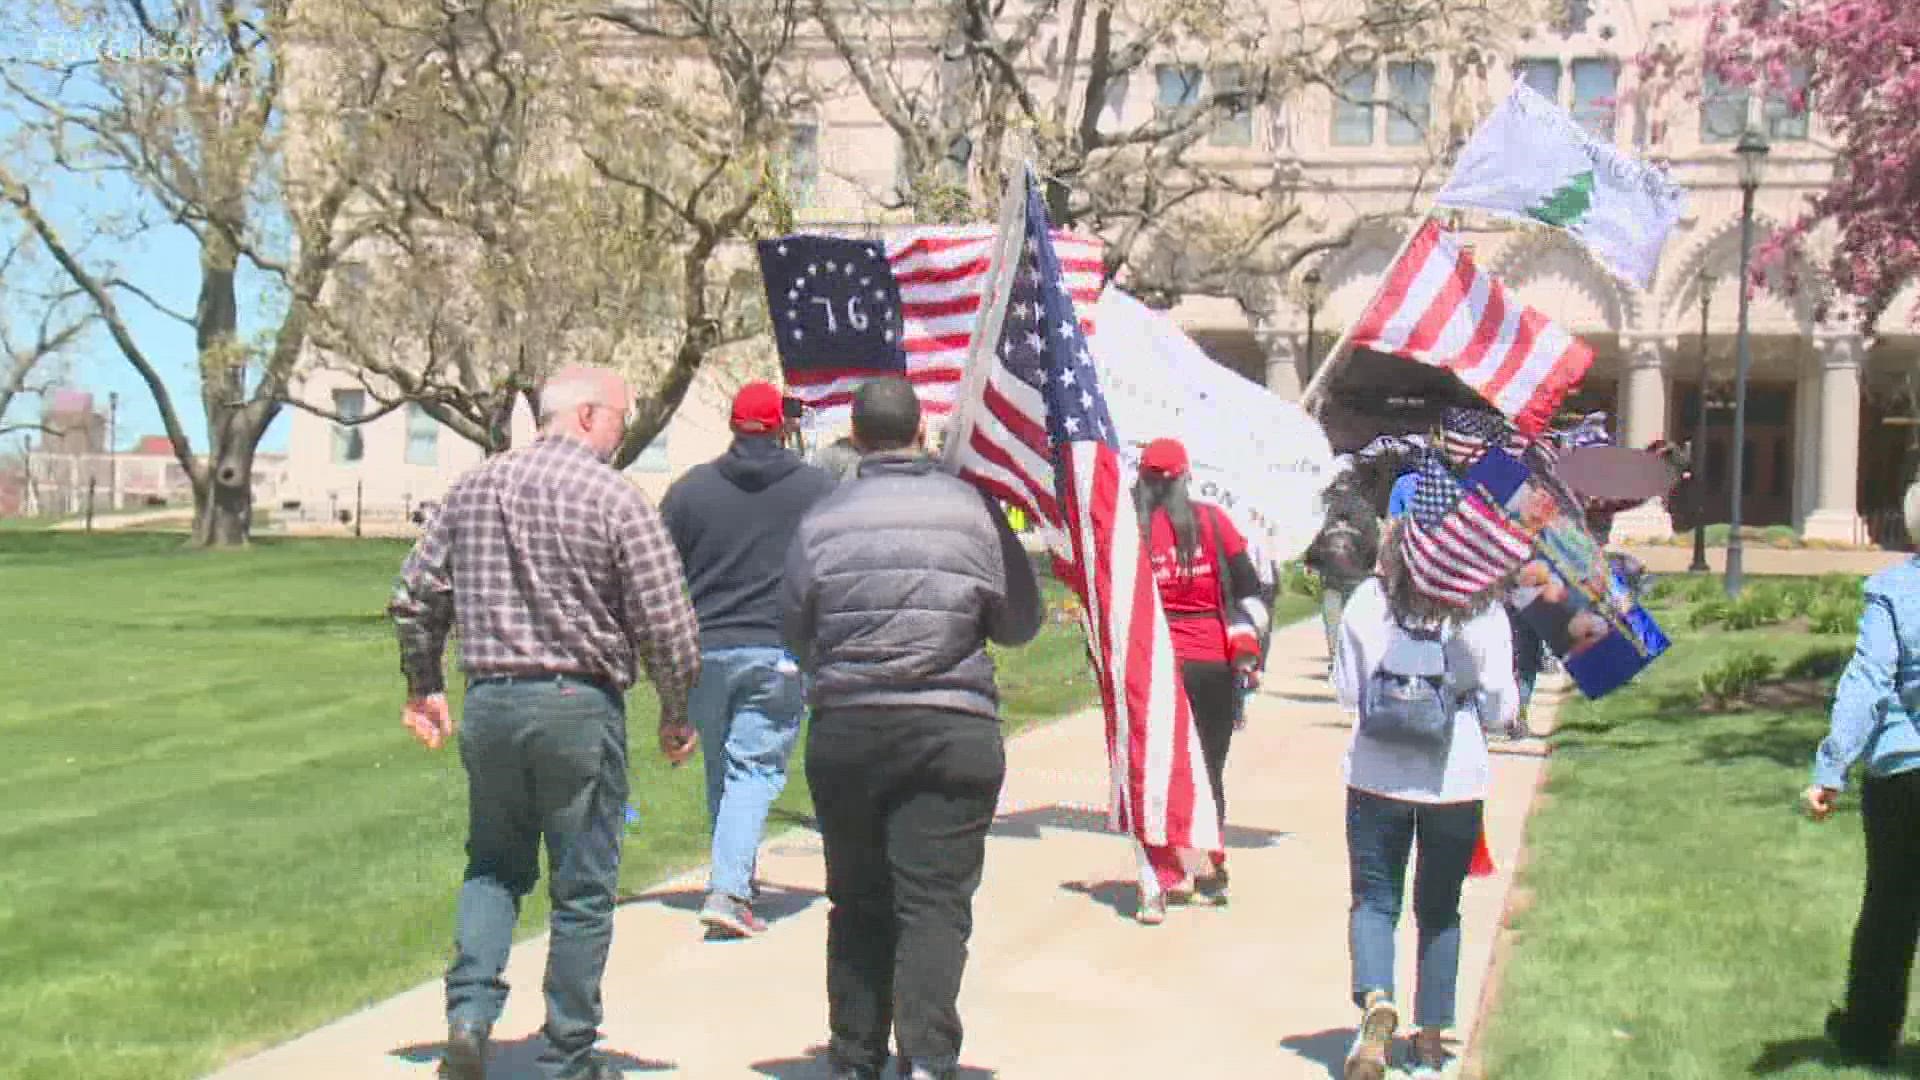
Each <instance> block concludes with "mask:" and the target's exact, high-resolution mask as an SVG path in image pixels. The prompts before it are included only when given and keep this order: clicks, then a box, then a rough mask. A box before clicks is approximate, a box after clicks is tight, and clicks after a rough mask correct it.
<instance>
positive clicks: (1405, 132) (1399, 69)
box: [1387, 60, 1433, 146]
mask: <svg viewBox="0 0 1920 1080" xmlns="http://www.w3.org/2000/svg"><path fill="white" fill-rule="evenodd" d="M1387 101H1388V104H1389V105H1390V106H1391V107H1390V108H1388V109H1387V145H1388V146H1418V145H1420V144H1421V143H1424V142H1426V141H1427V121H1428V120H1429V119H1431V118H1432V116H1433V65H1432V64H1429V63H1427V62H1426V61H1425V60H1409V61H1401V62H1396V63H1391V64H1388V65H1387Z"/></svg>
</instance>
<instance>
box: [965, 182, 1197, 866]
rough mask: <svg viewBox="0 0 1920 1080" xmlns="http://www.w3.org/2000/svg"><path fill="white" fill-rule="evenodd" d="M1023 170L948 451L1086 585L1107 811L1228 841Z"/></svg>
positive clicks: (1102, 411)
mask: <svg viewBox="0 0 1920 1080" xmlns="http://www.w3.org/2000/svg"><path fill="white" fill-rule="evenodd" d="M1015 183H1016V185H1018V184H1020V183H1021V182H1020V181H1016V182H1015ZM1024 184H1025V190H1024V192H1022V191H1021V190H1020V188H1019V187H1017V186H1016V187H1015V188H1014V190H1012V191H1010V192H1009V193H1008V201H1007V206H1006V208H1005V210H1004V212H1003V215H1002V219H1001V229H1002V230H1003V231H1002V234H1001V235H1002V239H1001V245H1002V246H1001V247H1000V250H999V252H998V253H997V258H998V261H999V263H1000V264H1001V265H1002V266H1005V267H1006V268H1007V269H1006V271H1005V272H1000V273H997V285H998V287H997V288H996V290H995V291H996V292H997V293H1000V294H1001V295H1000V296H999V297H997V298H994V299H995V300H996V303H994V304H992V305H990V310H989V311H988V312H987V313H986V315H985V316H984V324H983V327H982V329H981V330H980V333H981V334H982V335H983V340H982V343H981V344H982V348H981V349H979V350H978V351H977V352H976V356H977V358H978V359H977V361H976V362H977V363H978V364H980V368H979V369H978V370H977V371H976V372H975V373H974V377H973V378H972V379H971V380H970V381H969V383H968V387H969V392H968V394H967V395H966V396H965V398H964V399H963V400H962V402H961V403H960V405H959V406H958V411H957V412H956V413H955V417H954V420H955V423H954V425H953V429H952V432H951V433H950V435H949V441H948V445H947V460H948V464H949V466H950V467H952V468H953V469H954V470H955V472H956V473H957V474H958V475H959V476H961V477H962V478H964V479H966V480H968V481H971V482H972V483H973V484H974V485H975V486H976V487H979V488H980V489H981V490H983V491H986V492H987V493H989V494H991V495H994V496H996V497H998V498H1000V499H1003V500H1005V501H1007V502H1009V503H1012V504H1014V505H1016V506H1019V507H1021V508H1022V509H1024V510H1026V511H1027V512H1028V513H1030V514H1032V515H1033V516H1034V518H1035V519H1036V521H1037V522H1039V523H1040V524H1041V525H1042V532H1043V534H1044V535H1045V536H1046V537H1047V539H1048V546H1049V547H1050V548H1052V550H1053V553H1054V557H1055V567H1056V573H1058V574H1059V576H1060V577H1061V578H1062V579H1063V580H1064V581H1066V582H1067V583H1068V585H1069V586H1071V587H1072V589H1073V591H1074V593H1075V595H1076V596H1078V597H1079V599H1080V602H1081V614H1082V618H1083V619H1084V620H1085V623H1084V625H1085V629H1086V632H1087V641H1088V644H1089V646H1090V648H1089V650H1088V651H1089V652H1090V653H1091V654H1092V656H1093V661H1094V674H1095V677H1096V681H1097V682H1098V684H1099V687H1100V701H1101V706H1102V708H1103V711H1104V712H1105V714H1106V721H1107V749H1108V759H1109V763H1110V765H1111V768H1112V772H1111V778H1112V782H1113V789H1112V796H1113V797H1112V802H1111V804H1110V809H1109V813H1108V823H1109V825H1110V826H1111V827H1113V828H1114V829H1116V830H1119V831H1124V832H1127V833H1131V834H1132V835H1133V836H1135V837H1136V838H1138V839H1139V840H1140V841H1141V842H1142V843H1145V844H1148V845H1150V846H1156V847H1162V846H1164V847H1174V848H1186V849H1192V850H1199V851H1208V852H1218V851H1220V850H1221V837H1220V823H1219V820H1218V817H1217V815H1216V814H1215V812H1214V804H1213V786H1212V784H1211V782H1210V781H1209V780H1208V777H1207V770H1206V765H1205V758H1204V756H1203V754H1202V753H1201V749H1200V736H1199V732H1198V730H1197V729H1196V728H1195V727H1194V725H1193V716H1192V713H1191V711H1190V710H1189V707H1188V703H1187V696H1186V691H1185V689H1184V688H1183V686H1182V685H1181V682H1180V668H1179V665H1178V664H1177V663H1176V662H1175V659H1174V655H1173V641H1172V638H1171V636H1170V635H1169V633H1168V631H1167V618H1166V613H1165V611H1164V610H1163V609H1162V608H1161V606H1160V591H1159V589H1158V587H1156V586H1155V584H1154V580H1153V567H1152V565H1151V564H1150V563H1149V561H1148V558H1147V551H1146V547H1145V545H1143V544H1142V543H1141V539H1140V526H1139V520H1138V518H1137V516H1136V512H1135V509H1134V504H1133V494H1132V492H1131V491H1130V490H1129V489H1128V487H1127V484H1126V481H1125V476H1124V472H1123V470H1122V467H1121V460H1120V452H1119V451H1120V445H1119V440H1118V437H1117V436H1116V435H1115V433H1114V429H1113V418H1112V416H1111V415H1110V414H1109V413H1108V411H1107V403H1106V397H1105V395H1104V394H1102V393H1101V389H1100V380H1099V376H1098V374H1097V370H1096V368H1095V366H1094V363H1093V357H1092V355H1091V353H1090V352H1089V351H1088V348H1087V341H1086V337H1085V335H1084V333H1083V332H1082V330H1081V324H1080V320H1079V318H1078V317H1077V315H1076V314H1075V310H1074V303H1075V299H1077V297H1075V296H1070V295H1069V292H1070V290H1069V288H1068V286H1067V284H1066V282H1065V280H1064V279H1065V277H1066V271H1065V268H1064V266H1063V261H1064V260H1063V259H1062V258H1060V257H1059V256H1056V255H1055V246H1056V243H1057V241H1055V240H1053V239H1051V238H1050V237H1049V234H1048V231H1047V218H1046V207H1045V205H1044V204H1043V203H1042V202H1041V200H1040V194H1039V188H1038V185H1037V184H1036V183H1035V182H1034V180H1033V177H1032V174H1031V173H1029V174H1028V175H1027V177H1026V179H1025V181H1024ZM1023 196H1024V197H1023ZM1002 305H1004V306H1002ZM1003 311H1004V317H1003V316H1002V312H1003ZM989 339H990V341H991V344H992V347H991V348H990V349H989V348H987V347H986V345H987V344H988V340H989Z"/></svg>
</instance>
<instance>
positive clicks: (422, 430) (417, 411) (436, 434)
mask: <svg viewBox="0 0 1920 1080" xmlns="http://www.w3.org/2000/svg"><path fill="white" fill-rule="evenodd" d="M407 464H409V465H438V464H440V422H439V421H438V420H435V419H434V418H433V417H432V416H431V415H430V414H429V413H428V412H427V410H425V409H423V408H421V407H420V406H419V404H417V403H416V404H411V405H408V406H407Z"/></svg>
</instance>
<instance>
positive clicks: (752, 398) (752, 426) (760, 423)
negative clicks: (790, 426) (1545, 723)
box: [732, 380, 786, 435]
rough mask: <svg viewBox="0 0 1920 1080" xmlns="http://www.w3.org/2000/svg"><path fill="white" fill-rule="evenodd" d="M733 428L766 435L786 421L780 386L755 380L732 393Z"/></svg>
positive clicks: (742, 431)
mask: <svg viewBox="0 0 1920 1080" xmlns="http://www.w3.org/2000/svg"><path fill="white" fill-rule="evenodd" d="M732 423H733V430H735V431H737V432H739V433H740V434H742V435H768V434H772V433H773V432H776V431H779V430H780V428H781V425H783V424H785V423H786V413H785V410H784V409H783V408H782V407H781V404H780V388H779V387H777V386H775V385H773V384H772V383H770V382H765V381H761V380H755V381H753V382H750V383H748V384H747V385H745V386H743V387H741V388H740V392H739V393H737V394H735V395H733V421H732Z"/></svg>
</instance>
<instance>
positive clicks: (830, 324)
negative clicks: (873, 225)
mask: <svg viewBox="0 0 1920 1080" xmlns="http://www.w3.org/2000/svg"><path fill="white" fill-rule="evenodd" d="M993 243H994V233H993V227H992V226H986V225H981V226H966V227H959V228H948V229H923V230H915V231H912V232H907V233H902V234H900V235H897V236H893V237H890V238H888V239H885V240H860V239H848V238H844V237H835V236H818V235H805V234H803V235H795V236H786V237H781V238H780V239H777V240H762V241H761V242H760V243H759V245H758V247H759V254H760V276H761V279H762V281H763V282H764V283H765V285H766V290H767V310H768V313H769V314H770V315H771V316H772V321H773V332H774V339H775V341H776V342H777V343H778V345H779V349H780V366H781V369H782V373H783V375H784V377H785V380H786V384H787V394H788V396H790V397H793V398H796V399H798V400H799V401H800V403H801V404H802V405H803V406H805V407H806V408H809V409H814V410H822V411H823V418H828V419H831V418H832V416H833V415H834V414H833V410H845V409H847V408H848V407H849V406H851V405H852V403H853V392H854V391H855V390H857V389H859V386H860V384H861V383H862V382H864V381H865V380H867V379H870V378H873V377H875V376H877V375H899V376H902V377H904V378H906V379H907V380H908V381H909V382H911V383H913V384H914V388H915V390H916V391H918V393H919V395H920V408H921V411H922V412H924V413H927V414H929V415H933V416H941V415H945V414H946V413H948V412H950V411H952V409H953V402H954V398H955V397H957V396H958V387H959V384H960V381H961V375H962V373H963V372H964V371H965V369H966V360H967V348H968V346H969V344H970V343H971V341H972V337H973V327H974V322H975V320H976V318H977V317H978V314H979V311H980V300H981V295H982V293H983V292H984V291H985V288H986V279H987V266H988V264H989V262H990V261H991V257H992V253H993ZM1056 243H1057V244H1058V246H1059V250H1060V258H1061V265H1062V269H1063V273H1064V276H1065V280H1066V283H1067V288H1068V289H1069V290H1070V291H1071V292H1072V295H1073V298H1074V299H1075V300H1076V301H1078V302H1080V303H1082V304H1092V303H1093V302H1094V301H1095V300H1096V299H1098V298H1099V296H1100V288H1101V283H1102V280H1103V278H1104V274H1105V270H1104V266H1103V264H1102V263H1101V245H1100V242H1099V241H1097V240H1089V239H1086V238H1083V237H1076V236H1070V235H1067V234H1065V233H1061V234H1057V236H1056Z"/></svg>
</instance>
